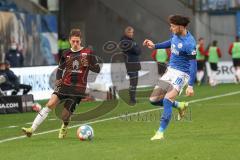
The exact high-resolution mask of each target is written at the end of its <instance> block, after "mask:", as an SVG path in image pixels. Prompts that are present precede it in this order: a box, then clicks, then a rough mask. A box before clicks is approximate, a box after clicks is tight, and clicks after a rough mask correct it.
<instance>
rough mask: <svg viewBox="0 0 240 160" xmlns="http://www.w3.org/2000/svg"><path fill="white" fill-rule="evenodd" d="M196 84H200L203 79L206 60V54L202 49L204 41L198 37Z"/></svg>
mask: <svg viewBox="0 0 240 160" xmlns="http://www.w3.org/2000/svg"><path fill="white" fill-rule="evenodd" d="M196 51H197V56H196V59H197V76H196V77H197V83H198V85H200V84H201V83H202V80H203V77H204V68H205V59H206V57H205V56H206V52H205V49H204V39H203V38H202V37H200V38H199V39H198V44H197V48H196Z"/></svg>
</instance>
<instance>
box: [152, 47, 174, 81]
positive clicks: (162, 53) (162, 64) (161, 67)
mask: <svg viewBox="0 0 240 160" xmlns="http://www.w3.org/2000/svg"><path fill="white" fill-rule="evenodd" d="M170 54H171V53H170V50H169V49H156V50H154V51H153V52H152V55H151V56H152V58H153V60H154V61H156V62H157V64H158V74H159V75H160V76H162V75H163V74H164V73H165V71H166V69H167V63H168V59H169V56H170Z"/></svg>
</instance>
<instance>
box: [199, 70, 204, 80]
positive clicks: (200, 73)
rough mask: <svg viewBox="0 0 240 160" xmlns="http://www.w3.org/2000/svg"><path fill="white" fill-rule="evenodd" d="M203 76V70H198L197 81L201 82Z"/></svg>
mask: <svg viewBox="0 0 240 160" xmlns="http://www.w3.org/2000/svg"><path fill="white" fill-rule="evenodd" d="M203 76H204V71H200V72H199V78H200V79H199V82H201V81H202V79H203Z"/></svg>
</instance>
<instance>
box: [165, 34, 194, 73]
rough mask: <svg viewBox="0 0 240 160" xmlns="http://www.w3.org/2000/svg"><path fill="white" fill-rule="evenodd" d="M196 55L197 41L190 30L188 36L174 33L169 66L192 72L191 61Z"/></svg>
mask: <svg viewBox="0 0 240 160" xmlns="http://www.w3.org/2000/svg"><path fill="white" fill-rule="evenodd" d="M193 56H196V41H195V40H194V38H193V36H192V35H191V33H190V32H187V35H186V36H184V37H183V36H177V35H173V36H172V38H171V57H170V62H169V66H170V67H171V68H174V69H177V70H180V71H182V72H185V73H187V74H190V61H189V60H191V59H193V58H192V57H193Z"/></svg>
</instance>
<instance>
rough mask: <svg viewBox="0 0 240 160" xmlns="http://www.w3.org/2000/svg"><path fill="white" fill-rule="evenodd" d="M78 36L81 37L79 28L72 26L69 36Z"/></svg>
mask: <svg viewBox="0 0 240 160" xmlns="http://www.w3.org/2000/svg"><path fill="white" fill-rule="evenodd" d="M73 36H74V37H80V38H81V30H80V29H77V28H73V29H71V31H70V34H69V38H71V37H73Z"/></svg>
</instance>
